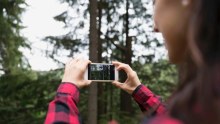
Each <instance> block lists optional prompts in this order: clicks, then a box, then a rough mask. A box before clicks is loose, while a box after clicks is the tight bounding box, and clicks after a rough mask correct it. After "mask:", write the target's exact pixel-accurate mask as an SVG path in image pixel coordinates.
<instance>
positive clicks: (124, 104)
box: [120, 0, 132, 114]
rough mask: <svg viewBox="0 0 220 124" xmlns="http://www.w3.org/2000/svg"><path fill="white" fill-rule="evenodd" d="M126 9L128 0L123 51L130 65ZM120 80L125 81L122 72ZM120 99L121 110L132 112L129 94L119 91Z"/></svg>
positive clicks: (130, 47) (130, 48) (129, 39)
mask: <svg viewBox="0 0 220 124" xmlns="http://www.w3.org/2000/svg"><path fill="white" fill-rule="evenodd" d="M128 9H129V1H128V0H126V17H125V28H126V29H125V33H126V47H125V48H126V49H125V51H124V52H123V53H124V63H127V64H129V65H130V66H131V58H132V44H131V41H132V40H131V38H130V37H129V13H128ZM122 80H123V81H125V80H126V75H125V74H122ZM120 99H121V100H120V101H121V105H120V108H121V111H122V112H126V113H127V114H132V100H131V96H130V95H129V94H128V93H126V92H124V91H121V95H120Z"/></svg>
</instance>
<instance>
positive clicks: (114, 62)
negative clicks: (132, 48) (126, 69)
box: [112, 61, 124, 66]
mask: <svg viewBox="0 0 220 124" xmlns="http://www.w3.org/2000/svg"><path fill="white" fill-rule="evenodd" d="M112 64H113V65H115V66H119V65H122V64H124V63H121V62H117V61H112Z"/></svg>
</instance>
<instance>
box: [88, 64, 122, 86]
mask: <svg viewBox="0 0 220 124" xmlns="http://www.w3.org/2000/svg"><path fill="white" fill-rule="evenodd" d="M84 78H85V79H86V80H92V81H95V82H112V81H114V80H118V71H117V70H116V68H115V66H114V65H113V64H105V63H91V64H89V65H88V68H87V70H86V72H85V76H84Z"/></svg>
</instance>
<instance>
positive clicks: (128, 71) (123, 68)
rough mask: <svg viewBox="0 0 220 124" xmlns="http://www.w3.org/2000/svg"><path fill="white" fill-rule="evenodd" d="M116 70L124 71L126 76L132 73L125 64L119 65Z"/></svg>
mask: <svg viewBox="0 0 220 124" xmlns="http://www.w3.org/2000/svg"><path fill="white" fill-rule="evenodd" d="M117 70H124V71H125V72H126V73H127V74H130V73H132V72H133V70H132V68H131V67H130V66H129V65H127V64H122V65H119V66H118V67H117Z"/></svg>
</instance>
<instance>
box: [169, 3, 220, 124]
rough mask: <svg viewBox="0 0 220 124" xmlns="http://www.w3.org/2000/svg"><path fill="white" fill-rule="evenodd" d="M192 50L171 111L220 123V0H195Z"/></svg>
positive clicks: (198, 122) (202, 123)
mask: <svg viewBox="0 0 220 124" xmlns="http://www.w3.org/2000/svg"><path fill="white" fill-rule="evenodd" d="M192 1H193V6H194V8H193V10H192V13H191V16H192V18H191V20H190V24H189V31H188V41H187V42H188V53H187V56H186V59H185V62H184V63H183V64H182V65H180V66H179V86H178V88H177V90H176V92H175V93H174V94H173V97H172V100H171V104H170V105H171V106H170V109H171V110H170V115H171V116H173V117H175V118H178V119H180V120H182V121H183V122H185V123H186V124H220V0H192Z"/></svg>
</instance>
